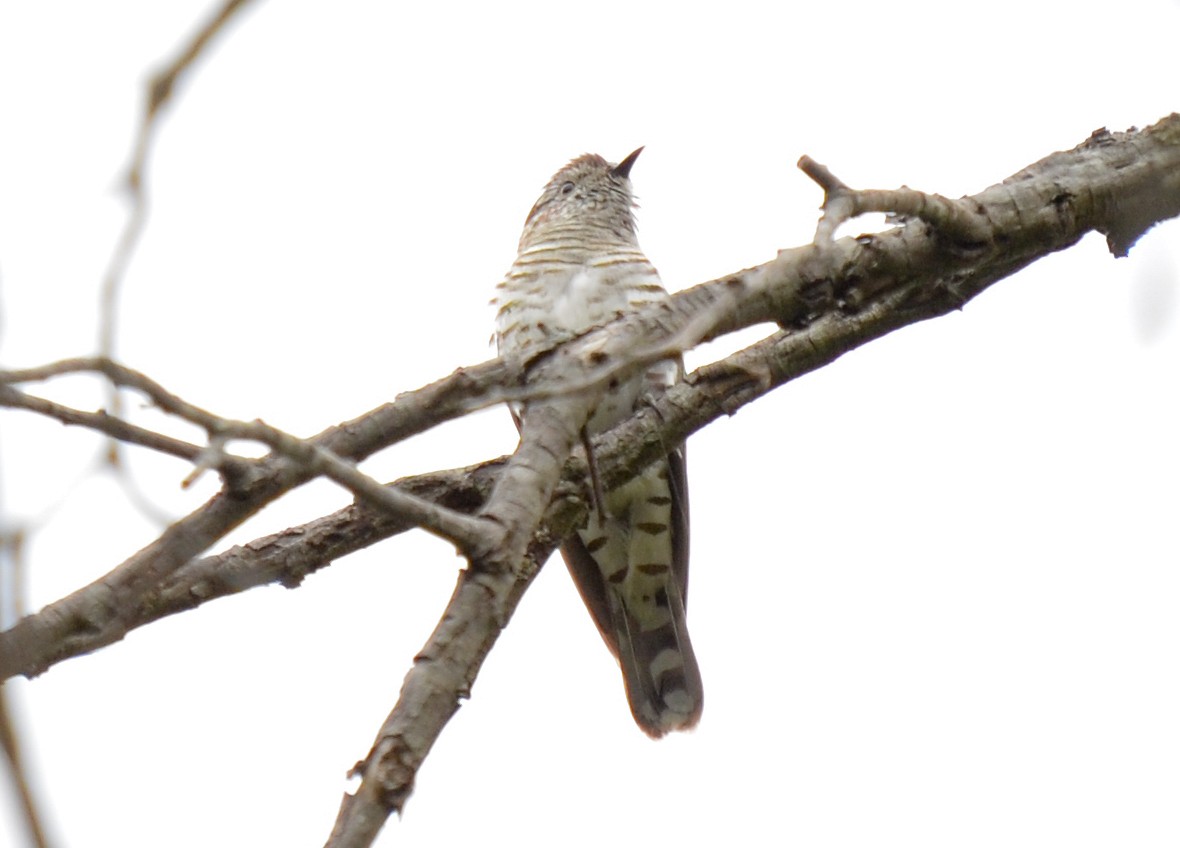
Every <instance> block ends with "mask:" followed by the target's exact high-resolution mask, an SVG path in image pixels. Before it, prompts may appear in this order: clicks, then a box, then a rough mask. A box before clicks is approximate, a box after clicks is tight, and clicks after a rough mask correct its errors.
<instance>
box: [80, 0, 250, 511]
mask: <svg viewBox="0 0 1180 848" xmlns="http://www.w3.org/2000/svg"><path fill="white" fill-rule="evenodd" d="M249 2H250V0H225V2H224V3H223V4H222V5H221V7H220V8H219V9H218V10H217V11H216V12H215V13H214V14H213V15H212V17H210V18H209V20H208V21H206V22H205V23H204V25H202V26H201V27H200V28H199V29H198V30H197V31H196V32H195V33H193V35H192V36H191V38H189V40H188V41H187V42H186V43H185V45H184V46H183V47H182V48H181V49H180V50H179V51H178V53H177V54H176V56H175V57H174V58H173V59H172V60H171V61H170V62H168V63H167V64H166V65H165V66H164V67H163V68H162V69H161V70H159V71H157V72H156V73H154V74H153V75H152V77H151V79H149V80H148V83H147V91H146V95H145V97H144V107H143V114H142V116H141V117H140V122H139V129H138V130H137V132H136V138H135V147H134V149H133V151H132V154H131V161H130V162H129V164H128V166H127V170H126V172H125V176H124V179H123V187H124V190H125V191H126V192H127V197H128V200H129V203H130V209H129V211H128V213H127V221H126V223H125V224H124V225H123V230H122V232H121V233H120V234H119V239H118V241H117V242H116V244H115V249H114V251H113V252H112V254H111V258H110V261H109V262H108V264H107V268H106V271H105V272H104V274H103V279H102V287H101V289H100V293H99V320H98V353H99V355H100V356H102V357H106V358H110V357H113V356H114V355H115V340H116V338H117V336H118V317H119V294H120V288H121V287H122V284H123V279H124V277H125V275H126V273H127V268H128V266H129V265H130V264H131V259H132V257H133V255H134V253H135V249H136V247H137V246H138V244H139V240H140V237H141V236H142V235H143V231H144V227H145V225H146V224H147V218H148V207H149V201H148V189H147V163H148V155H149V152H150V149H151V144H152V141H153V140H154V138H155V134H156V130H157V128H158V127H159V117H160V115H161V114H162V113H163V110H164V107H165V106H166V105H168V104H169V103H170V102H171V101H172V99H173V96H174V94H175V92H176V90H177V87H178V86H179V84H180V82H181V80H182V79H184V78H185V76H186V75H187V73H188V71H189V70H190V69H191V68H192V67H193V65H194V64H195V63H196V61H197V60H198V59H199V58H200V57H201V56H202V55H203V54H204V52H205V50H206V48H207V47H208V46H209V44H210V43H211V42H212V41H213V39H214V38H215V37H216V36H217V35H218V34H219V33H221V32H223V31H224V30H225V29H226V26H227V24H228V23H229V21H230V20H231V19H232V18H233V17H234V16H235V14H236V13H238V12H239V11H240V10H242V9H243V8H245V7H246V6H247V5H248V4H249ZM105 406H106V409H107V410H108V411H109V412H110V414H111V415H113V416H115V417H116V418H122V417H123V414H124V409H123V399H122V397H121V396H120V394H119V390H118V388H117V387H116V386H111V387H109V390H108V392H107V397H106V404H105ZM119 445H120V442H119V441H118V440H117V439H114V438H111V439H110V440H108V442H107V444H106V447H105V461H106V462H107V463H109V464H110V465H111V466H112V467H114V468H116V469H122V467H123V465H124V463H123V462H122V459H121V455H120V447H119ZM119 479H121V480H122V481H123V482H124V485H125V486H127V487H128V490H129V491H131V492H132V493H133V499H134V500H136V501H137V502H139V503H142V504H148V503H150V500H149V499H147V498H144V497H142V496H141V495H139V494H138V493H137V492H134V481H133V480H132V478H131V476H130V475H129V474H125V473H120V475H119ZM153 512H155V511H154V510H153ZM152 517H153V518H157V519H158V518H159V517H160V516H158V515H153V516H152Z"/></svg>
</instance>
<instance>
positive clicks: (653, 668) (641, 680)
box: [612, 581, 705, 739]
mask: <svg viewBox="0 0 1180 848" xmlns="http://www.w3.org/2000/svg"><path fill="white" fill-rule="evenodd" d="M661 595H662V596H661V597H657V598H656V599H655V602H656V604H657V605H664V604H665V603H666V605H667V609H668V612H669V613H670V614H671V615H670V618H669V619H668V620H667V621H666V622H665V623H664V624H661V625H660V626H658V627H654V628H650V629H647V630H644V629H642V628H641V626H640V623H639V621H638V620H637V619H636V617H635V616H633V615H631V614H630V613H629V612H628V611H627V609H626V608H625V607H624V605H623V602H622V601H621V599H619V598H618V597H617V596H616V598H615V600H616V602H617V603H616V604H615V605H614V609H612V613H613V614H612V618H613V619H614V623H615V628H616V633H617V635H618V656H619V665H620V666H621V667H622V670H623V682H624V683H625V685H626V687H627V701H628V703H629V704H630V705H631V713H632V715H634V716H635V721H636V723H637V724H638V725H639V727H640V728H641V729H642V730H643V732H644V733H646V734H647V735H648V736H651V737H652V738H654V739H658V738H659V737H661V736H663V735H664V734H665V733H668V732H669V731H674V730H688V729H689V728H691V727H693V726H695V725H696V723H697V721H698V720H699V719H700V717H701V709H702V707H703V706H704V701H705V692H704V685H703V684H702V683H701V672H700V669H699V668H698V667H697V660H696V656H695V655H694V654H693V651H692V643H691V642H690V641H689V638H688V627H687V626H686V624H685V612H684V599H683V598H682V597H681V595H680V592H679V590H678V588H677V586H676V583H675V581H669V584H668V586H667V589H665V590H661Z"/></svg>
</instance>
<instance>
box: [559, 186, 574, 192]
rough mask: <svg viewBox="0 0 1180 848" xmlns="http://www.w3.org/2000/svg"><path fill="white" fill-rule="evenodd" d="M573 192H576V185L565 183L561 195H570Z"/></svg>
mask: <svg viewBox="0 0 1180 848" xmlns="http://www.w3.org/2000/svg"><path fill="white" fill-rule="evenodd" d="M573 190H574V184H573V183H565V184H564V185H562V187H561V193H562V194H569V193H570V192H571V191H573Z"/></svg>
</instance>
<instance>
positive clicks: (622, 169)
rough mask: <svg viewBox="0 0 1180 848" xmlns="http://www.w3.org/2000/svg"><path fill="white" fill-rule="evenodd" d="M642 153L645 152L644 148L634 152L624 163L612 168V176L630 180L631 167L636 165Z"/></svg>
mask: <svg viewBox="0 0 1180 848" xmlns="http://www.w3.org/2000/svg"><path fill="white" fill-rule="evenodd" d="M642 152H643V148H642V147H640V148H639V149H638V150H635V151H633V152H632V153H631V155H630V156H628V157H627V158H626V159H624V160H623V161H622V162H620V163H619V164H617V165H615V166H614V167H613V168H611V171H610V172H611V174H613V175H614V176H616V177H627V178H630V176H631V166H632V165H634V164H635V160H636V159H638V158H639V154H640V153H642Z"/></svg>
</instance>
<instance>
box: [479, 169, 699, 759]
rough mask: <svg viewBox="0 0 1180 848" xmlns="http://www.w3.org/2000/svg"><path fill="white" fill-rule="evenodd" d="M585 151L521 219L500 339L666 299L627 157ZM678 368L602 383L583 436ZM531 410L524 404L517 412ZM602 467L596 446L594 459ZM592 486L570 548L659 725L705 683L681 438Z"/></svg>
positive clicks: (539, 335) (674, 364) (670, 721)
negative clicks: (692, 592)
mask: <svg viewBox="0 0 1180 848" xmlns="http://www.w3.org/2000/svg"><path fill="white" fill-rule="evenodd" d="M642 150H643V148H642V147H641V148H639V150H636V151H635V152H634V153H632V154H631V155H630V156H628V157H627V158H626V159H624V160H623V161H622V162H620V163H619V164H617V165H614V164H611V163H609V162H607V161H606V160H605V159H603V158H602V157H601V156H595V155H591V154H587V155H585V156H580V157H578V158H577V159H574V160H573V161H572V162H570V163H569V164H568V165H566V166H565V167H564V168H562V169H561V170H560V171H558V172H557V173H556V174H555V175H554V176H553V179H552V180H550V181H549V184H548V185H547V186H545V190H544V191H543V192H542V193H541V197H540V198H539V199H538V200H537V202H536V205H534V206H533V208H532V211H531V212H529V215H528V218H527V219H526V220H525V224H524V232H523V233H522V234H521V237H520V246H519V248H518V253H517V256H516V261H515V262H514V263H513V264H512V268H511V269H510V270H509V271H508V275H507V276H506V277H505V279H504V280H503V282H501V283H500V284H499V285H498V286H497V294H496V299H495V301H494V302H495V304H496V305H497V307H498V311H497V316H496V345H497V348H498V350H499V352H500V353H501V354H502V355H506V354H515V355H522V356H528V355H530V354H533V353H539V352H540V351H542V350H544V349H546V348H549V347H552V346H553V345H555V344H558V343H559V342H562V341H565V340H566V339H569V338H572V337H574V336H576V335H578V334H580V333H582V332H584V331H586V330H588V329H590V328H592V327H596V326H599V325H602V324H605V323H607V322H609V321H611V320H612V319H614V318H616V317H617V316H618V315H619V314H620V313H622V312H624V311H626V310H628V309H631V308H634V307H637V306H640V305H642V304H645V303H650V302H652V301H656V300H661V299H663V298H665V297H667V292H665V290H664V287H663V285H661V283H660V277H659V274H657V273H656V269H655V268H653V267H652V265H651V263H650V262H648V261H647V257H645V256H644V255H643V251H641V250H640V249H639V241H638V239H637V237H636V234H635V214H634V209H635V201H634V198H633V197H632V194H631V179H630V173H631V167H632V166H633V165H634V164H635V160H636V158H637V157H638V156H639V153H640V151H642ZM682 373H683V366H682V364H681V362H680V361H679V359H675V360H665V361H662V362H659V363H656V364H655V365H653V366H651V367H650V368H649V369H648V370H647V371H646V372H645V373H642V374H638V375H636V376H635V377H633V378H631V379H629V380H627V381H625V382H623V383H622V384H620V385H618V386H617V387H614V388H612V389H610V390H609V391H608V392H606V393H605V394H604V395H603V397H602V399H601V400H600V401H599V402H598V404H597V406H596V408H595V411H594V413H593V414H592V416H591V418H590V421H589V422H588V424H587V426H586V432H587V433H588V435H595V434H598V433H602V432H605V431H606V430H608V429H610V428H611V427H612V426H614V425H615V424H617V423H619V422H620V421H623V420H624V419H626V418H627V417H628V416H629V415H630V414H631V413H632V412H633V411H634V410H635V408H636V405H637V403H639V402H640V400H641V399H642V398H643V397H644V396H645V394H647V393H650V392H655V391H663V390H664V389H666V387H667V386H669V385H671V384H673V383H674V382H675V381H676V380H678V379H679V378H680V376H681V375H682ZM518 412H519V414H520V415H521V416H522V417H523V418H524V419H525V420H527V418H528V405H527V403H526V404H525V405H524V407H523V408H522V409H520V410H518ZM589 459H590V463H591V468H592V469H593V457H589ZM597 495H598V493H596V497H595V498H594V501H595V503H594V504H592V506H591V510H590V515H589V518H588V520H587V523H586V526H585V527H583V528H582V529H580V530H578V531H577V532H576V533H575V534H574V535H572V536H571V537H570V538H568V539H567V540H566V541H565V542H564V543H563V544H562V548H561V553H562V556H563V557H564V559H565V562H566V565H567V566H568V567H569V570H570V573H571V574H572V575H573V578H574V582H575V583H576V584H577V586H578V590H579V592H580V593H581V595H582V598H583V600H584V601H585V602H586V606H587V607H588V608H589V609H590V613H591V615H592V616H593V617H594V622H595V624H597V625H598V630H599V632H600V633H601V634H602V638H603V639H604V640H605V641H606V644H607V647H609V648H610V650H611V651H612V653H614V655H615V656H616V657H617V658H618V661H619V664H620V666H621V667H622V671H623V680H624V683H625V685H626V689H627V700H628V701H629V702H630V705H631V712H632V714H633V715H634V716H635V721H636V722H637V723H638V724H639V727H640V728H641V729H642V730H643V731H644V732H645V733H647V734H648V735H649V736H652V737H660V736H663V735H664V734H665V733H667V732H668V731H670V730H685V729H688V728H690V727H692V726H693V725H695V724H696V723H697V720H698V719H699V718H700V714H701V706H702V703H703V699H704V693H703V691H702V686H701V675H700V670H699V669H698V668H697V662H696V658H695V657H694V656H693V652H692V645H691V643H690V642H689V639H688V629H687V626H686V623H685V600H686V597H687V593H688V495H687V490H686V479H685V466H684V449H683V447H678V448H676V449H675V450H673V451H671V452H670V453H669V454H668V456H667V457H666V458H665V459H663V460H661V461H659V462H656V463H654V464H653V465H651V466H650V467H649V468H647V469H646V470H644V471H643V473H641V474H640V475H638V476H637V477H635V478H634V479H632V480H631V481H629V482H628V483H626V484H624V485H623V486H621V487H619V488H617V489H615V490H614V491H611V492H608V493H606V494H605V496H601V497H599V496H597Z"/></svg>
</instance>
